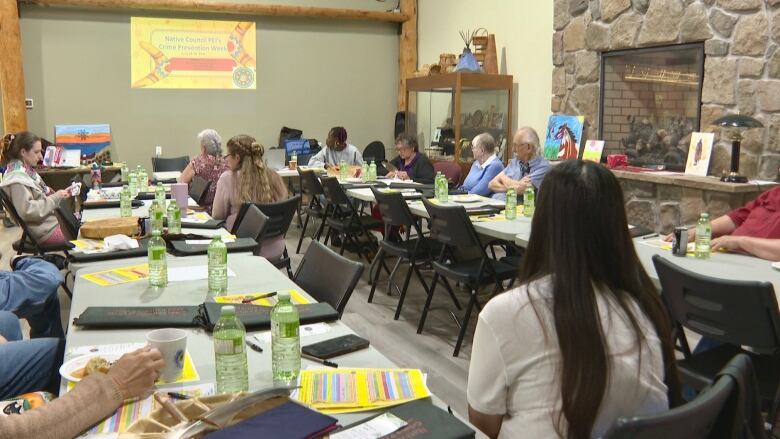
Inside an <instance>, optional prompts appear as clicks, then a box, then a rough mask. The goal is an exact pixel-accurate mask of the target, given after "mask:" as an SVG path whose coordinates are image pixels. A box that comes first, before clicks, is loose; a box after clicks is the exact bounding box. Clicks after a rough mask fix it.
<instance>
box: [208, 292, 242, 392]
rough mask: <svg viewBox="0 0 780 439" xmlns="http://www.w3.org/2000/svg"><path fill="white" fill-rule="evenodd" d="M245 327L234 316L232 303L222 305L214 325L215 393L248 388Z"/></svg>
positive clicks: (239, 390)
mask: <svg viewBox="0 0 780 439" xmlns="http://www.w3.org/2000/svg"><path fill="white" fill-rule="evenodd" d="M245 346H246V329H245V328H244V324H243V323H241V320H239V319H238V317H236V308H235V307H234V306H232V305H227V306H223V307H222V311H221V314H220V317H219V320H218V321H217V324H216V325H214V363H215V366H216V369H217V393H233V392H242V391H246V390H249V369H248V367H247V361H246V347H245Z"/></svg>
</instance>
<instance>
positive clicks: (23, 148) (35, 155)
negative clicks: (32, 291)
mask: <svg viewBox="0 0 780 439" xmlns="http://www.w3.org/2000/svg"><path fill="white" fill-rule="evenodd" d="M41 160H43V155H42V146H41V138H40V137H38V136H36V135H35V134H33V133H31V132H29V131H23V132H21V133H17V134H6V135H5V136H4V137H3V139H2V152H1V153H0V165H2V166H5V168H6V170H5V174H3V182H2V183H0V188H1V189H2V190H3V191H4V192H5V194H6V195H7V196H8V198H10V199H11V203H13V206H14V208H16V211H17V212H18V213H19V217H20V218H21V219H22V221H24V222H25V223H26V224H27V227H28V228H29V229H30V233H31V234H32V235H33V236H31V239H34V240H35V241H36V242H38V243H39V244H43V245H57V244H63V243H65V235H63V233H62V230H61V229H60V224H59V222H58V221H57V216H56V215H55V213H54V210H55V209H56V208H57V206H59V204H60V202H61V201H62V200H65V199H68V198H70V197H71V192H70V191H69V190H67V189H61V190H58V191H55V190H53V189H51V188H50V187H48V186H46V183H44V181H43V179H42V178H41V176H40V175H38V173H37V172H36V171H35V166H37V165H38V163H40V162H41Z"/></svg>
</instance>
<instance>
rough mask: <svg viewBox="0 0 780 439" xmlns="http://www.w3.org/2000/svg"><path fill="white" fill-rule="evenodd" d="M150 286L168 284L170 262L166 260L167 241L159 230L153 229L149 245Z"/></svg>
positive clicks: (157, 286) (160, 286) (158, 286)
mask: <svg viewBox="0 0 780 439" xmlns="http://www.w3.org/2000/svg"><path fill="white" fill-rule="evenodd" d="M147 248H148V255H149V286H151V287H154V288H162V287H165V286H167V285H168V263H167V262H166V260H165V241H163V239H162V238H161V237H160V231H159V230H153V231H152V239H150V240H149V245H148V247H147Z"/></svg>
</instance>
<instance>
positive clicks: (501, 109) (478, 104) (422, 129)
mask: <svg viewBox="0 0 780 439" xmlns="http://www.w3.org/2000/svg"><path fill="white" fill-rule="evenodd" d="M406 90H407V92H406V93H407V96H406V114H407V123H406V134H409V135H413V136H417V139H418V142H419V145H420V149H421V150H423V152H425V154H426V155H428V157H429V158H430V159H431V160H433V161H454V162H455V163H458V164H459V165H461V167H462V168H463V171H464V174H463V175H466V173H467V172H468V169H469V168H470V167H471V162H472V161H473V160H474V158H473V155H472V153H471V140H472V139H473V138H474V137H476V136H477V135H478V134H481V133H483V132H488V133H490V134H491V135H492V136H493V137H494V138H495V139H496V143H497V145H498V146H499V147H500V148H501V149H500V152H499V157H500V158H502V159H503V161H506V158H507V157H506V155H507V148H506V145H507V144H509V143H510V142H511V138H512V120H513V117H512V76H511V75H489V74H484V73H462V72H456V73H445V74H440V75H433V76H424V77H417V78H407V79H406ZM410 103H411V104H410ZM410 105H411V108H412V111H411V112H410Z"/></svg>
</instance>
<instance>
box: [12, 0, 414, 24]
mask: <svg viewBox="0 0 780 439" xmlns="http://www.w3.org/2000/svg"><path fill="white" fill-rule="evenodd" d="M19 3H21V4H30V5H40V6H56V7H68V8H81V9H133V10H141V11H172V12H204V13H217V14H231V15H259V16H270V17H315V18H331V19H343V20H364V21H378V22H390V23H404V22H406V21H407V20H409V17H408V16H407V15H405V14H403V13H397V12H384V11H368V10H362V9H340V8H320V7H311V6H290V5H268V4H254V3H233V2H217V1H209V0H19Z"/></svg>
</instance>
